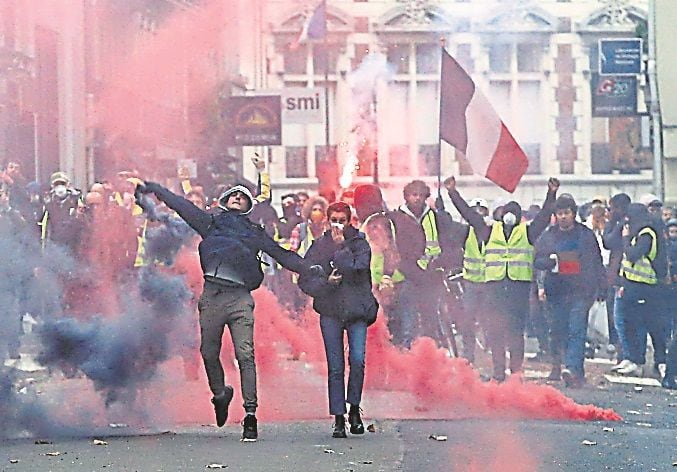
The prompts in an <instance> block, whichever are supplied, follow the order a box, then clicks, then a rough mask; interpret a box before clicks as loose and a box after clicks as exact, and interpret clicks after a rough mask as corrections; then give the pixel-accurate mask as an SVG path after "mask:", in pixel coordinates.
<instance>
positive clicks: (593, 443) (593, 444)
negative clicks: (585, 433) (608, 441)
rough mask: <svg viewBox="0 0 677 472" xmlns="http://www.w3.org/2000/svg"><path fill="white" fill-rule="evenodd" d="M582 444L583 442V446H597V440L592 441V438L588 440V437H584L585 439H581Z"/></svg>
mask: <svg viewBox="0 0 677 472" xmlns="http://www.w3.org/2000/svg"><path fill="white" fill-rule="evenodd" d="M581 444H582V445H583V446H596V445H597V441H590V440H588V439H584V440H583V441H581Z"/></svg>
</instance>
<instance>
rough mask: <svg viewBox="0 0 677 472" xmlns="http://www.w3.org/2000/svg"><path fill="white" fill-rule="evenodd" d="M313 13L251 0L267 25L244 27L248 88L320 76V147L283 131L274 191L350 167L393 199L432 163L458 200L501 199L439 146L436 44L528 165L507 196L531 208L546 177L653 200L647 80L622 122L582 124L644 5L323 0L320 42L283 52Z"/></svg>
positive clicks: (629, 1)
mask: <svg viewBox="0 0 677 472" xmlns="http://www.w3.org/2000/svg"><path fill="white" fill-rule="evenodd" d="M317 3H318V2H314V1H299V2H295V4H293V5H291V6H290V2H288V1H284V2H283V1H280V2H276V1H274V0H270V1H267V2H260V3H259V4H257V6H258V8H260V9H261V13H260V16H261V17H262V18H265V21H262V22H261V23H260V24H256V25H255V26H256V27H257V28H259V29H260V31H261V35H262V37H263V38H264V39H263V42H264V46H265V50H266V54H265V57H263V56H259V57H261V62H260V63H258V64H257V63H254V62H251V63H249V64H247V65H243V73H244V74H245V75H247V73H246V72H244V70H250V74H254V71H256V73H255V75H256V76H257V77H259V81H258V83H256V84H255V85H254V84H252V88H256V87H260V88H263V89H267V90H282V89H285V88H290V87H292V88H293V87H318V86H319V87H324V85H325V69H326V71H327V72H328V73H327V74H326V75H327V79H328V82H327V83H328V88H329V123H330V126H329V140H328V141H329V150H328V152H327V149H326V142H327V139H326V135H325V129H324V125H323V124H322V123H316V124H310V125H304V124H285V125H284V126H283V146H280V147H274V148H272V149H271V150H270V160H271V163H272V177H273V182H275V184H276V185H277V186H279V187H280V188H281V189H283V190H294V189H301V188H308V187H310V188H316V186H317V185H318V182H321V180H322V178H323V177H326V176H323V175H322V174H321V173H320V175H318V169H320V170H321V171H325V172H326V170H327V169H330V174H331V169H338V170H337V173H338V175H339V177H340V176H341V174H344V173H345V169H346V166H347V167H350V168H352V167H353V165H354V163H356V164H357V166H356V167H357V170H356V171H355V172H354V177H353V178H352V179H348V180H351V181H352V183H353V184H354V183H363V182H371V181H374V180H377V181H378V182H379V184H380V185H381V186H382V187H383V188H384V189H385V191H386V193H387V195H388V199H389V201H391V202H392V203H395V202H397V201H398V200H399V199H400V198H401V194H400V191H401V190H400V189H401V188H402V185H403V184H404V183H405V182H407V181H409V180H411V179H412V177H421V178H423V179H424V180H426V181H428V182H430V183H431V184H435V183H436V174H437V166H438V156H439V155H440V154H441V166H442V173H443V175H445V176H446V175H456V176H459V180H460V181H461V182H462V185H465V186H468V187H472V190H469V191H467V192H466V194H468V195H470V194H471V193H472V192H473V191H476V192H478V193H482V194H483V195H487V196H488V197H490V198H498V197H505V196H507V194H505V193H504V192H503V191H502V190H500V189H498V188H497V187H495V186H493V185H492V184H491V183H490V182H487V181H485V180H484V179H481V178H479V177H476V176H473V175H472V172H471V170H470V168H469V166H468V164H467V162H466V161H465V160H464V157H463V156H462V155H461V154H460V153H458V152H456V151H455V150H454V149H453V148H451V147H450V146H448V145H447V144H446V143H445V144H443V145H442V147H441V149H440V146H439V141H438V122H439V116H438V114H439V111H438V109H439V108H438V107H439V80H440V42H441V40H442V41H443V42H444V45H445V47H446V49H447V51H449V53H450V54H451V55H452V56H454V57H455V58H456V59H457V60H458V61H459V62H460V63H461V65H463V67H464V68H465V69H466V70H467V71H468V72H469V73H470V74H471V76H472V77H473V80H474V81H475V83H476V84H477V85H478V87H480V88H481V89H482V90H483V91H484V93H485V94H486V95H487V96H488V97H489V99H490V101H491V102H492V104H493V105H494V107H495V108H496V109H497V111H498V113H499V115H500V116H501V118H502V119H503V120H504V121H505V122H506V124H507V126H508V127H509V129H510V130H511V131H512V132H513V134H514V135H515V137H516V138H517V140H518V142H519V143H520V144H521V145H522V147H523V148H524V150H525V152H526V153H527V155H528V156H529V160H530V166H529V170H528V172H527V173H528V175H527V176H525V177H524V179H523V181H522V183H521V184H520V187H519V188H518V190H517V191H516V195H515V196H516V198H517V199H519V200H520V201H522V202H523V203H527V204H530V203H532V202H537V201H539V200H540V199H541V198H542V195H543V190H544V187H545V182H546V180H547V177H548V176H553V175H555V176H559V177H560V178H561V179H562V181H563V182H564V186H565V188H566V190H567V191H570V192H571V193H573V194H574V195H577V196H580V197H581V198H583V199H585V198H590V197H592V196H594V195H610V194H612V193H614V192H618V191H626V192H628V193H629V194H630V195H632V196H634V197H639V195H641V194H643V193H647V192H650V191H651V185H652V170H651V169H652V155H651V138H650V135H651V133H650V130H651V122H650V119H649V116H648V114H647V113H646V105H645V103H644V101H645V98H644V90H645V89H646V80H645V78H644V75H639V76H637V77H634V78H633V79H635V80H636V81H637V84H638V87H637V88H638V95H637V97H638V98H637V102H638V103H637V113H636V114H634V115H632V116H618V117H598V116H593V112H592V90H591V86H592V85H591V84H592V82H593V81H594V80H596V77H597V73H598V72H599V71H598V62H599V53H598V40H599V39H604V38H627V37H636V36H637V35H642V32H645V31H646V25H647V17H648V2H647V1H644V0H570V1H558V0H539V1H489V0H466V1H444V0H439V1H435V0H427V1H426V0H400V1H378V0H376V1H373V0H369V1H339V0H337V1H332V0H329V1H328V2H327V4H328V6H327V9H328V36H327V40H326V42H319V43H307V44H302V45H300V46H299V47H297V48H293V47H290V44H291V43H293V40H294V38H295V37H296V36H297V35H298V32H299V31H300V30H301V28H302V26H303V22H304V20H305V18H306V17H307V15H308V14H309V12H310V11H312V9H313V8H314V6H316V5H317ZM246 57H252V58H254V57H256V55H253V54H252V55H247V56H246ZM379 58H380V59H379ZM365 88H366V93H365ZM332 159H335V162H330V163H329V165H327V162H326V161H327V160H330V161H331V160H332ZM374 161H376V163H375V162H374ZM334 173H336V172H334ZM374 174H376V177H375V176H374ZM328 178H331V179H335V178H336V176H335V175H333V174H331V175H329V176H328ZM346 182H347V181H346ZM431 186H433V185H431Z"/></svg>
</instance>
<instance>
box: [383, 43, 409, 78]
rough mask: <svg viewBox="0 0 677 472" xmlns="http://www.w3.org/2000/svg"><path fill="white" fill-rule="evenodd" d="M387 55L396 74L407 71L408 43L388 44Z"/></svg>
mask: <svg viewBox="0 0 677 472" xmlns="http://www.w3.org/2000/svg"><path fill="white" fill-rule="evenodd" d="M387 55H388V62H389V63H390V64H392V65H393V66H394V67H395V71H396V72H397V73H398V74H407V73H409V44H389V45H388V54H387Z"/></svg>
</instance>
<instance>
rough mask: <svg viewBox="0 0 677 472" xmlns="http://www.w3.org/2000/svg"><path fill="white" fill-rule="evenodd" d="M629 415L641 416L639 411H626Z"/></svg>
mask: <svg viewBox="0 0 677 472" xmlns="http://www.w3.org/2000/svg"><path fill="white" fill-rule="evenodd" d="M626 413H627V414H628V415H641V413H640V412H639V411H637V410H628V411H626Z"/></svg>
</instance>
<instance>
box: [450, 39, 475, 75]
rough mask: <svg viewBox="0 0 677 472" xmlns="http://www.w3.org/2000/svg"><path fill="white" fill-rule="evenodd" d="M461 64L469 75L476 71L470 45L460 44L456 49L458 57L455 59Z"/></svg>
mask: <svg viewBox="0 0 677 472" xmlns="http://www.w3.org/2000/svg"><path fill="white" fill-rule="evenodd" d="M454 59H456V60H457V61H458V63H459V64H461V67H463V68H464V69H465V71H466V72H467V73H469V74H472V73H473V71H474V70H475V61H474V60H473V58H472V48H471V45H470V44H459V45H458V46H457V47H456V57H455V58H454Z"/></svg>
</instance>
